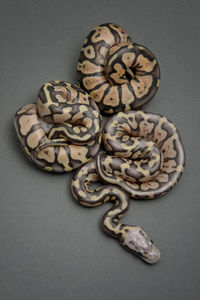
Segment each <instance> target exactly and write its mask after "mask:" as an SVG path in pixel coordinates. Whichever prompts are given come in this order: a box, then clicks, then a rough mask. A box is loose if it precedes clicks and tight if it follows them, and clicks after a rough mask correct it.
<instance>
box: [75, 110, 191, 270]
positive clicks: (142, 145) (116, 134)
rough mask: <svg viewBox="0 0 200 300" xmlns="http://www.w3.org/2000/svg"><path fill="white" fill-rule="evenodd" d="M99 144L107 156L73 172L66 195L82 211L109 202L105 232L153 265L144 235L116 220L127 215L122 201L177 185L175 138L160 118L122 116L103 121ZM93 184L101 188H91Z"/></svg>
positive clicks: (179, 149)
mask: <svg viewBox="0 0 200 300" xmlns="http://www.w3.org/2000/svg"><path fill="white" fill-rule="evenodd" d="M103 142H104V146H105V149H106V150H107V152H100V153H99V154H98V155H97V157H96V159H94V160H92V161H91V162H89V163H87V164H85V165H84V166H83V167H82V168H81V169H80V170H79V171H77V172H76V174H75V176H74V177H73V180H72V192H73V194H74V196H75V198H76V199H77V200H78V201H79V203H80V204H82V205H84V206H91V207H92V206H98V205H101V204H103V203H105V202H108V201H111V202H113V203H114V206H113V207H112V208H111V209H110V210H109V211H108V212H107V213H105V215H104V217H103V222H102V223H103V229H104V230H105V232H106V233H107V234H108V235H110V236H111V237H115V238H117V239H118V240H119V241H120V243H121V244H122V245H123V246H124V247H125V248H126V249H127V250H129V251H131V252H133V253H135V254H137V255H139V256H140V257H141V258H142V259H143V260H145V261H146V262H148V263H151V264H152V263H155V262H157V261H158V260H159V258H160V253H159V251H158V249H157V248H156V247H155V246H154V245H153V243H152V241H151V240H150V239H149V238H148V236H147V235H146V233H145V232H144V231H143V230H142V229H141V228H139V227H138V226H129V225H125V224H121V223H119V219H120V218H121V217H122V216H123V215H124V213H125V212H126V211H127V210H128V205H129V204H128V203H129V198H128V196H130V197H132V198H134V199H152V198H155V197H158V196H161V195H163V194H165V193H166V192H167V191H169V190H170V189H171V188H172V187H173V186H174V185H175V184H176V183H177V182H178V180H179V179H180V176H181V174H182V172H183V169H184V165H185V154H184V149H183V145H182V142H181V138H180V135H179V133H178V131H177V129H176V127H175V126H174V124H173V123H172V122H170V121H169V120H168V119H167V118H165V117H163V116H160V115H158V114H153V113H145V112H142V111H128V112H119V113H117V114H115V115H114V116H112V117H111V118H109V120H108V121H107V122H106V124H105V126H104V130H103ZM97 182H98V183H99V184H101V186H100V187H97V188H94V184H95V183H97ZM103 183H105V184H107V185H103Z"/></svg>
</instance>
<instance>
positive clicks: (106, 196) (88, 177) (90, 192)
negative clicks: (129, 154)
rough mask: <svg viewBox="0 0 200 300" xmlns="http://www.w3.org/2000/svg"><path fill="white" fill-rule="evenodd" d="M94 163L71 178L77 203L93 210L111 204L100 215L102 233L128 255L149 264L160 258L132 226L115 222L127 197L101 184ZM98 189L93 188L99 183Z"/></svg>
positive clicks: (120, 215) (126, 202) (152, 246)
mask: <svg viewBox="0 0 200 300" xmlns="http://www.w3.org/2000/svg"><path fill="white" fill-rule="evenodd" d="M97 169H98V167H97V160H96V159H93V160H92V161H90V162H88V163H87V164H85V165H84V166H82V167H81V168H80V169H79V170H78V171H76V173H75V175H74V176H73V179H72V185H71V188H72V193H73V195H74V197H75V198H76V199H77V201H78V202H79V203H80V204H81V205H83V206H86V207H96V206H99V205H102V204H103V203H106V202H112V203H113V207H112V208H111V209H109V210H108V211H107V212H106V213H105V214H104V216H103V219H102V227H103V230H104V231H105V232H106V233H107V234H108V235H109V236H110V237H113V238H116V239H117V240H118V242H119V243H120V244H121V245H122V246H123V247H124V248H125V249H126V250H128V251H129V252H131V253H133V254H136V255H138V256H139V257H140V258H141V259H143V260H144V261H145V262H147V263H149V264H154V263H156V262H157V261H159V259H160V252H159V250H158V249H157V248H156V246H155V245H154V243H153V241H152V240H151V239H150V238H149V237H148V235H147V234H146V233H145V232H144V230H143V229H142V228H140V227H139V226H136V225H126V224H122V223H120V222H119V220H120V219H121V218H122V217H123V216H124V215H125V214H126V212H127V211H128V209H129V203H130V200H129V196H128V194H127V193H126V192H125V191H124V190H123V189H121V188H119V187H117V186H112V185H103V182H101V177H100V176H99V174H98V171H97ZM100 182H101V186H100V187H93V186H92V184H93V185H94V184H95V183H100Z"/></svg>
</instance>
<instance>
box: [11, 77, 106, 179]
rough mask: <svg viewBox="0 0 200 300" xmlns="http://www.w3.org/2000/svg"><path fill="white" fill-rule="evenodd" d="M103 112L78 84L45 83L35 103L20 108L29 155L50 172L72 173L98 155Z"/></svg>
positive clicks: (19, 122) (20, 130)
mask: <svg viewBox="0 0 200 300" xmlns="http://www.w3.org/2000/svg"><path fill="white" fill-rule="evenodd" d="M101 120H102V118H101V115H100V113H99V109H98V107H97V105H96V104H95V102H94V101H93V100H92V99H91V98H90V97H89V96H88V94H87V93H86V92H84V91H83V90H81V89H80V88H79V87H78V86H75V85H72V84H70V83H67V82H64V81H52V82H47V83H45V84H44V85H43V86H42V87H41V89H40V91H39V94H38V101H37V105H36V104H29V105H26V106H25V107H23V108H21V109H20V110H18V111H17V113H16V114H15V118H14V124H15V129H16V131H17V135H18V138H19V142H20V144H21V146H22V149H23V150H24V152H25V154H26V155H27V156H28V158H29V159H30V160H31V161H32V162H34V163H35V164H36V165H37V166H38V167H40V168H42V169H43V170H45V171H49V172H57V173H62V172H69V171H72V170H73V169H76V168H78V167H80V166H81V165H82V164H84V163H86V162H88V161H90V160H91V159H92V158H93V157H95V155H96V153H97V152H98V150H99V147H100V144H101Z"/></svg>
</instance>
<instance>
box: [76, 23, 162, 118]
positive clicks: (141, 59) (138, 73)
mask: <svg viewBox="0 0 200 300" xmlns="http://www.w3.org/2000/svg"><path fill="white" fill-rule="evenodd" d="M77 76H78V81H79V84H80V86H81V88H83V89H84V90H85V91H87V93H89V95H90V97H91V98H92V99H94V100H95V101H96V103H97V104H98V106H99V109H100V111H102V112H104V113H106V114H113V113H116V112H119V111H126V110H131V109H138V108H140V107H142V106H143V105H144V104H145V103H147V102H148V101H150V100H151V98H152V97H153V96H154V95H155V93H156V91H157V89H158V87H159V84H160V68H159V65H158V62H157V60H156V58H155V56H154V54H153V53H152V52H151V51H150V50H149V49H147V48H146V47H144V46H142V45H139V44H136V43H133V42H131V38H130V36H129V34H128V33H127V32H126V31H125V30H124V29H123V28H121V27H120V26H118V25H116V24H112V23H105V24H102V25H99V26H97V27H96V28H94V29H93V30H92V31H91V32H90V33H89V35H88V36H87V38H86V39H85V41H84V44H83V47H82V49H81V53H80V58H79V61H78V65H77Z"/></svg>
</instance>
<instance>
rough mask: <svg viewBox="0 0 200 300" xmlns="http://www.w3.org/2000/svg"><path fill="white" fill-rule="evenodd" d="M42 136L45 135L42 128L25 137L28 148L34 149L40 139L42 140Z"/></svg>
mask: <svg viewBox="0 0 200 300" xmlns="http://www.w3.org/2000/svg"><path fill="white" fill-rule="evenodd" d="M44 136H45V134H44V130H43V129H42V128H39V129H37V130H35V131H34V132H32V133H30V134H29V135H28V137H27V143H28V145H29V147H30V148H32V149H34V148H36V147H37V146H38V145H39V143H40V140H41V138H43V137H44Z"/></svg>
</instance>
